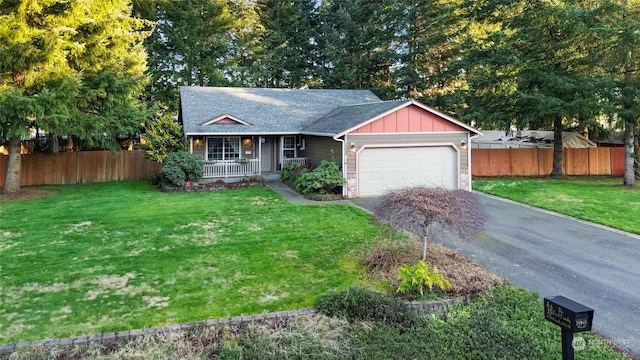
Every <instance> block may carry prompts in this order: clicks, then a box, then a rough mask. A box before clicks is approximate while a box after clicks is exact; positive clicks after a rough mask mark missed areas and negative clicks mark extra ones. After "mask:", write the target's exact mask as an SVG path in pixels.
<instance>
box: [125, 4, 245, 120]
mask: <svg viewBox="0 0 640 360" xmlns="http://www.w3.org/2000/svg"><path fill="white" fill-rule="evenodd" d="M137 9H139V11H140V12H141V14H144V15H143V16H144V17H145V18H147V19H149V20H153V21H155V22H156V25H155V28H154V31H153V33H152V35H151V36H150V37H149V38H148V39H147V41H146V48H147V51H148V52H149V73H150V75H151V78H152V83H151V86H150V89H149V91H148V92H149V93H150V94H152V96H153V98H152V99H150V100H153V101H158V102H160V103H162V104H163V105H164V106H166V107H168V108H169V109H170V110H171V111H176V110H177V106H178V88H179V87H180V86H191V85H198V86H222V85H226V84H228V81H227V80H226V79H225V78H224V73H225V71H226V68H227V63H226V62H225V61H224V59H225V58H226V57H227V54H228V52H229V46H230V43H231V42H232V37H231V34H232V32H231V30H232V29H233V28H234V26H237V25H238V22H239V21H240V19H238V18H236V17H234V16H233V14H232V12H231V11H232V9H231V7H230V5H229V3H227V2H226V1H218V0H176V1H171V0H141V1H140V2H139V4H138V6H137Z"/></svg>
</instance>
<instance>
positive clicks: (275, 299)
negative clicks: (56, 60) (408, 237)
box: [0, 182, 376, 344]
mask: <svg viewBox="0 0 640 360" xmlns="http://www.w3.org/2000/svg"><path fill="white" fill-rule="evenodd" d="M47 189H53V190H55V191H58V194H57V195H55V196H50V197H44V198H40V199H32V200H21V201H11V202H3V203H2V204H0V205H1V206H0V218H1V219H2V221H1V222H0V275H1V276H0V289H1V294H0V300H1V302H2V306H0V343H3V344H4V343H10V342H16V341H27V340H40V339H46V338H66V337H71V336H77V335H86V334H95V333H104V332H112V331H118V330H125V329H137V328H145V327H153V326H160V325H167V324H176V323H183V322H192V321H197V320H203V319H210V318H218V317H226V316H234V315H242V314H256V313H263V312H270V311H279V310H288V309H296V308H304V307H309V306H312V305H314V302H315V299H316V298H317V297H318V296H319V295H321V294H323V293H325V292H326V291H327V290H329V289H333V288H341V287H345V286H348V285H352V284H357V283H365V282H371V281H372V280H371V279H368V278H367V276H366V274H365V272H364V270H361V269H360V268H359V267H358V260H357V251H358V250H359V249H361V248H362V247H363V246H366V244H367V243H368V242H369V241H370V240H371V239H373V238H374V236H375V232H376V226H375V225H374V224H373V223H372V222H371V216H370V215H369V214H367V213H365V212H363V211H360V210H359V209H357V208H355V207H352V206H348V205H332V204H320V205H312V206H308V205H306V206H302V205H296V204H291V203H290V202H289V201H287V200H285V199H283V198H282V197H280V196H279V195H277V194H276V193H275V192H273V191H272V190H270V189H268V188H264V187H257V188H251V189H244V190H232V191H214V192H206V193H195V192H192V193H173V194H167V193H161V192H158V191H157V190H156V189H155V188H154V187H153V186H151V185H150V184H148V183H146V182H117V183H98V184H84V185H72V186H52V187H47ZM374 283H375V281H374Z"/></svg>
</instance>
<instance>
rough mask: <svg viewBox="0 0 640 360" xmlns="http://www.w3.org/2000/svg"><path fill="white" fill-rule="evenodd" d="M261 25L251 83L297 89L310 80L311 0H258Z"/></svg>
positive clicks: (312, 58) (313, 18)
mask: <svg viewBox="0 0 640 360" xmlns="http://www.w3.org/2000/svg"><path fill="white" fill-rule="evenodd" d="M257 6H258V15H259V17H260V22H261V24H262V26H263V27H264V32H263V34H262V37H261V38H260V47H259V48H258V49H257V51H256V54H255V56H256V61H255V63H254V65H255V66H254V83H255V84H256V86H260V87H267V88H299V87H303V86H307V85H308V84H310V83H311V82H312V80H313V76H314V67H315V64H316V59H315V54H316V53H317V51H316V49H315V48H316V44H315V39H316V38H317V36H316V33H315V29H316V22H317V14H316V8H315V1H313V0H295V1H279V0H258V1H257Z"/></svg>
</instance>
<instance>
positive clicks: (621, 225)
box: [473, 177, 640, 234]
mask: <svg viewBox="0 0 640 360" xmlns="http://www.w3.org/2000/svg"><path fill="white" fill-rule="evenodd" d="M473 188H474V190H477V191H481V192H484V193H487V194H491V195H496V196H500V197H504V198H508V199H511V200H515V201H518V202H521V203H525V204H529V205H532V206H536V207H540V208H543V209H547V210H551V211H555V212H558V213H561V214H566V215H569V216H572V217H576V218H579V219H583V220H587V221H591V222H594V223H598V224H602V225H606V226H610V227H613V228H617V229H620V230H624V231H628V232H632V233H636V234H640V220H639V218H638V214H640V187H635V188H628V187H624V186H622V179H621V178H614V177H571V178H562V179H526V178H493V179H492V178H483V179H478V180H474V181H473Z"/></svg>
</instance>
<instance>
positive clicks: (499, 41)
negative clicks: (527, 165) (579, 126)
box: [465, 0, 597, 175]
mask: <svg viewBox="0 0 640 360" xmlns="http://www.w3.org/2000/svg"><path fill="white" fill-rule="evenodd" d="M476 10H478V11H477V12H476V14H480V16H478V17H477V18H476V22H478V23H489V25H490V26H491V28H490V31H485V32H484V33H483V34H482V36H477V37H476V41H475V43H474V45H473V47H472V49H473V50H472V51H467V52H466V54H465V56H466V61H467V63H468V64H469V68H468V69H467V70H468V74H467V80H468V81H469V82H470V86H471V87H472V90H471V91H472V92H473V93H475V94H478V97H479V98H481V99H486V100H489V101H487V102H483V101H477V102H474V103H470V108H469V109H468V111H469V112H476V113H477V114H483V113H484V114H487V113H489V112H493V113H494V114H493V117H494V118H499V119H500V121H501V122H504V125H505V127H506V126H507V125H508V126H511V125H515V126H517V127H518V128H519V129H521V128H532V129H542V128H552V129H553V131H554V154H553V169H552V172H551V175H561V174H562V151H563V143H562V133H563V130H564V128H565V126H566V125H568V124H569V123H571V122H573V121H574V120H575V119H578V118H580V117H584V116H588V114H591V113H593V112H594V110H593V107H595V106H596V104H597V97H596V92H595V84H594V82H593V81H592V80H593V79H592V78H591V77H590V75H591V74H590V73H589V71H588V70H587V69H588V67H589V66H588V65H589V61H590V57H589V51H588V45H589V43H588V42H589V39H590V38H589V36H588V35H589V34H590V33H591V32H592V29H591V28H590V26H589V22H588V21H587V20H588V18H589V9H588V8H583V7H581V4H580V2H579V1H573V0H568V1H553V2H551V1H538V2H528V1H517V2H512V3H510V4H508V5H504V4H503V3H502V2H501V1H488V2H485V3H482V4H481V5H480V8H478V9H476ZM492 78H494V79H495V80H494V81H492V80H491V79H492ZM497 84H498V85H497Z"/></svg>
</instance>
